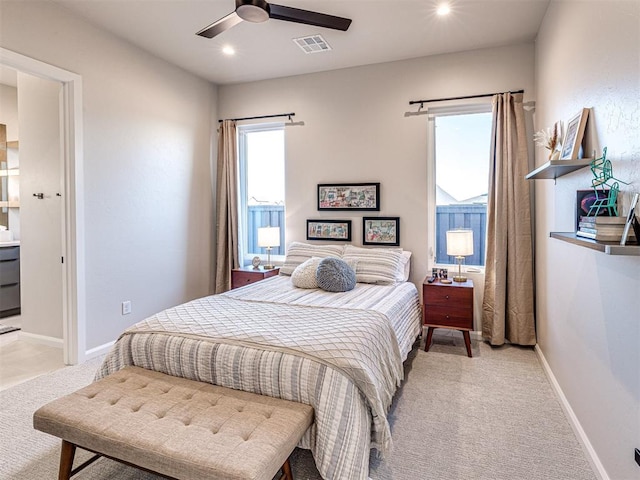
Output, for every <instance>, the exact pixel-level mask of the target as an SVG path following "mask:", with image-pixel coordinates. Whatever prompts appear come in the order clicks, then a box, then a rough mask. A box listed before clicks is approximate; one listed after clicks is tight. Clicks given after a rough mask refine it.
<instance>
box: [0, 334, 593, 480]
mask: <svg viewBox="0 0 640 480" xmlns="http://www.w3.org/2000/svg"><path fill="white" fill-rule="evenodd" d="M454 338H455V340H453V339H454ZM435 340H436V342H437V343H436V344H435V345H434V346H433V347H432V349H431V351H430V352H428V353H425V352H424V351H422V350H414V352H412V355H411V357H410V359H409V360H408V361H407V363H406V381H405V383H404V385H403V387H402V389H401V390H399V391H398V393H397V394H396V397H395V401H394V404H393V406H392V408H391V411H390V416H389V418H390V422H391V427H392V431H393V438H394V445H395V448H394V451H393V454H392V455H390V456H389V458H388V459H386V460H379V459H375V458H374V459H372V461H371V470H370V476H371V478H372V479H373V480H416V479H425V480H426V479H434V480H455V479H461V480H462V479H465V480H466V479H486V480H502V479H504V480H518V479H522V480H525V479H526V480H538V479H539V480H543V479H545V480H596V478H597V477H596V476H595V475H594V474H593V472H592V470H591V468H590V466H589V463H588V462H587V460H586V457H585V455H584V453H583V451H582V449H581V447H580V445H579V444H578V442H577V440H576V438H575V436H574V434H573V431H572V430H571V427H570V425H569V423H568V421H567V419H566V418H565V416H564V414H563V411H562V409H561V407H560V404H559V403H558V401H557V400H556V398H555V396H554V394H553V392H552V390H551V387H550V385H549V382H548V381H547V379H546V377H545V375H544V372H543V371H542V368H541V367H540V365H539V362H538V359H537V356H536V354H535V352H534V351H533V350H532V349H530V348H518V347H502V348H498V349H492V348H491V347H489V346H488V345H486V344H484V343H481V344H475V343H474V346H473V354H474V358H471V359H470V358H467V356H466V353H465V350H464V346H463V345H462V343H461V341H460V340H461V337H460V339H458V338H457V337H451V336H448V337H436V339H435ZM97 366H98V362H97V361H95V360H94V361H92V362H89V363H88V364H85V365H80V366H75V367H67V368H64V369H62V370H60V371H57V372H53V373H50V374H47V375H43V376H41V377H38V378H36V379H34V380H31V381H29V382H27V383H24V384H21V385H18V386H15V387H12V388H10V389H8V390H5V391H2V392H0V429H1V436H0V473H1V475H0V476H1V477H2V478H3V479H5V480H34V479H37V480H45V479H55V478H56V477H57V467H58V455H59V440H58V439H57V438H54V437H50V436H48V435H46V434H43V433H41V432H37V431H35V430H33V428H32V424H31V416H32V414H33V412H34V411H35V410H36V409H37V408H38V407H39V406H40V405H42V404H44V403H46V402H48V401H50V400H52V399H54V398H56V397H58V396H61V395H64V394H66V393H68V392H71V391H73V390H76V389H78V388H80V387H81V386H84V385H86V384H87V383H88V382H90V381H91V380H92V378H93V373H94V372H95V370H96V368H97ZM81 458H82V457H81ZM85 458H86V457H85ZM293 469H294V475H295V476H296V477H295V478H296V480H318V479H320V476H319V475H318V473H317V470H316V469H315V466H314V464H313V458H312V456H311V455H310V453H309V452H308V451H305V450H296V453H295V455H294V459H293ZM158 478H159V477H156V476H154V475H151V474H147V473H143V472H139V471H137V470H135V469H132V468H129V467H125V466H123V465H120V464H118V463H116V462H113V461H110V460H107V459H101V460H99V461H98V462H96V463H95V464H93V465H92V466H90V467H89V468H88V469H87V470H85V471H83V472H81V473H80V474H78V475H77V476H76V477H74V479H77V480H105V479H119V480H134V479H140V480H157V479H158ZM336 480H340V479H336Z"/></svg>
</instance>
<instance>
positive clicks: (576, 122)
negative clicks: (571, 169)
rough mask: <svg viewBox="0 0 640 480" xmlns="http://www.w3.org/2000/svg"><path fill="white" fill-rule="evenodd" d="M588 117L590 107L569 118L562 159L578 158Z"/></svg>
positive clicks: (561, 154)
mask: <svg viewBox="0 0 640 480" xmlns="http://www.w3.org/2000/svg"><path fill="white" fill-rule="evenodd" d="M588 117H589V109H588V108H583V109H582V110H581V111H580V112H579V113H578V114H576V115H575V116H573V117H571V118H570V119H569V121H568V122H567V128H566V129H565V130H566V133H565V135H564V141H563V142H562V151H561V153H560V159H562V160H575V159H577V158H578V153H579V152H580V145H582V137H583V136H584V129H585V127H586V125H587V118H588Z"/></svg>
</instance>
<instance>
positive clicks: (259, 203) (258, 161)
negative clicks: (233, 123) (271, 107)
mask: <svg viewBox="0 0 640 480" xmlns="http://www.w3.org/2000/svg"><path fill="white" fill-rule="evenodd" d="M238 162H239V170H238V176H239V182H240V188H239V192H240V193H239V195H240V199H239V202H238V205H239V206H238V208H239V209H240V212H239V213H240V215H239V232H238V242H239V244H240V259H239V260H240V264H241V265H246V264H248V263H250V262H251V259H252V258H253V257H254V256H256V255H258V256H261V257H262V256H264V257H265V258H266V249H265V248H260V247H258V245H257V243H258V228H259V227H280V246H279V247H274V248H273V249H272V250H271V257H272V258H274V256H275V258H277V256H278V255H284V253H283V252H284V249H285V243H284V231H285V223H284V213H285V205H284V125H283V124H281V123H277V124H274V123H270V124H261V125H248V126H239V127H238Z"/></svg>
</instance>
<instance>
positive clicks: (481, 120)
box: [435, 113, 492, 202]
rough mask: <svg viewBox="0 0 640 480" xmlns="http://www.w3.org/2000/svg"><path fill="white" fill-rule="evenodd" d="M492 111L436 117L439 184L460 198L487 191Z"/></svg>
mask: <svg viewBox="0 0 640 480" xmlns="http://www.w3.org/2000/svg"><path fill="white" fill-rule="evenodd" d="M491 115H492V114H491V113H474V114H466V115H450V116H438V117H436V141H435V147H436V185H438V186H439V187H440V188H441V189H442V190H443V191H444V192H446V193H448V194H449V195H450V196H452V197H453V198H454V199H455V200H457V201H458V202H463V201H464V200H467V199H472V198H474V197H478V196H480V195H486V193H487V186H488V184H489V148H490V139H491Z"/></svg>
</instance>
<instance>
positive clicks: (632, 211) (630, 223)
mask: <svg viewBox="0 0 640 480" xmlns="http://www.w3.org/2000/svg"><path fill="white" fill-rule="evenodd" d="M639 196H640V194H637V193H636V194H635V195H634V196H633V199H632V200H631V205H630V206H629V213H628V214H627V221H626V222H625V224H624V231H623V232H622V239H621V240H620V245H626V243H627V240H628V239H629V232H630V231H631V229H632V228H633V231H634V235H635V236H636V241H640V237H638V233H640V232H637V231H636V230H638V226H637V224H638V220H636V209H637V207H638V197H639Z"/></svg>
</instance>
